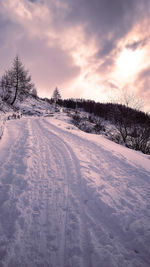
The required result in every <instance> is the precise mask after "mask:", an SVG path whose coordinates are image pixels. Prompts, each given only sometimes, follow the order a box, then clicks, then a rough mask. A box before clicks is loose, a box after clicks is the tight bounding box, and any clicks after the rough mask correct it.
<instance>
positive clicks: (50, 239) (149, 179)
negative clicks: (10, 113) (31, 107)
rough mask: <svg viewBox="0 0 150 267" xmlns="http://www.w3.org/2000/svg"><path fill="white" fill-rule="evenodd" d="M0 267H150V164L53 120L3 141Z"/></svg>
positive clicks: (23, 124) (19, 125)
mask: <svg viewBox="0 0 150 267" xmlns="http://www.w3.org/2000/svg"><path fill="white" fill-rule="evenodd" d="M0 266H4V267H5V266H8V267H18V266H19V267H20V266H21V267H25V266H26V267H36V266H38V267H117V266H118V267H127V266H129V267H134V266H136V267H140V266H141V267H148V266H150V160H149V159H148V157H146V156H145V155H142V154H141V153H138V152H135V151H132V150H129V149H127V148H124V147H121V146H119V145H117V144H115V143H113V142H111V141H109V140H106V139H105V138H103V137H101V136H97V135H91V134H87V133H83V132H81V131H80V130H78V129H76V128H75V127H74V126H72V125H70V124H68V122H67V120H66V118H65V117H64V118H63V120H62V117H61V120H59V117H57V118H48V117H40V118H39V117H35V118H34V117H31V118H22V119H20V120H14V121H9V122H7V125H6V129H5V133H4V136H3V138H2V140H1V141H0Z"/></svg>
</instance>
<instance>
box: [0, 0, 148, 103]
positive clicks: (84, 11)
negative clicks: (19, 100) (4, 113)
mask: <svg viewBox="0 0 150 267" xmlns="http://www.w3.org/2000/svg"><path fill="white" fill-rule="evenodd" d="M149 10H150V1H149V0H142V1H141V0H111V1H110V0H93V1H91V0H76V1H75V0H64V1H62V0H13V1H12V0H7V1H5V0H1V1H0V46H1V50H0V57H1V62H2V64H1V66H0V74H1V73H2V71H3V69H5V68H6V67H7V66H9V65H10V59H11V60H12V59H13V58H14V56H15V54H16V53H19V54H20V57H21V58H22V59H23V63H24V64H25V66H26V65H27V68H29V70H30V71H31V74H32V76H33V79H34V80H35V83H36V84H37V87H38V89H39V92H40V93H41V94H44V92H45V94H47V95H48V94H49V93H48V90H50V89H49V88H52V87H54V86H60V87H64V88H65V92H64V95H65V97H67V94H68V97H70V94H69V92H70V93H71V94H73V95H74V96H75V94H76V93H77V94H78V95H77V96H76V97H80V95H84V96H87V98H88V95H90V96H92V94H93V95H96V97H97V100H99V99H98V97H99V96H101V93H102V92H103V91H104V90H105V91H106V89H107V86H108V87H110V88H111V89H112V90H113V88H114V90H115V87H116V88H119V87H120V86H119V84H121V83H120V82H119V79H120V80H121V77H119V76H118V77H117V78H116V77H115V79H114V77H113V73H114V70H115V68H116V62H117V59H118V57H119V55H120V53H121V51H123V49H124V48H126V49H130V50H132V51H135V50H137V49H145V47H147V49H148V47H149V38H148V27H144V28H146V29H147V31H146V33H144V36H143V29H141V28H142V27H141V28H140V27H139V25H141V26H142V25H146V24H147V25H149V17H150V16H149V15H150V14H149V13H150V12H149ZM143 23H145V24H143ZM138 27H139V30H138V31H137V28H138ZM142 68H143V65H142ZM75 79H76V82H75V83H74V85H71V83H72V84H73V82H74V81H75ZM138 79H139V78H138ZM138 79H137V81H139V80H138ZM144 79H145V81H146V80H147V77H146V76H145V78H144V75H143V78H142V77H141V79H140V86H141V87H142V81H143V82H144ZM112 80H113V81H115V83H114V84H115V87H113V85H112V84H111V83H110V84H109V82H108V83H107V82H106V81H112ZM133 80H135V79H134V77H133ZM117 82H118V84H117ZM145 85H146V84H145ZM137 87H138V85H137ZM79 88H80V90H79ZM93 88H94V90H95V91H96V90H97V92H99V93H96V94H95V92H94V90H93ZM95 88H96V89H95ZM100 88H102V89H100ZM44 90H45V91H44ZM73 90H74V92H73ZM118 90H119V89H118ZM145 90H146V89H145ZM139 92H141V91H139ZM96 97H95V99H96ZM99 98H100V97H99Z"/></svg>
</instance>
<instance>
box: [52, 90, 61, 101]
mask: <svg viewBox="0 0 150 267" xmlns="http://www.w3.org/2000/svg"><path fill="white" fill-rule="evenodd" d="M60 99H61V95H60V93H59V90H58V88H57V87H56V88H55V90H54V92H53V96H52V100H53V101H54V102H55V103H57V101H58V100H60Z"/></svg>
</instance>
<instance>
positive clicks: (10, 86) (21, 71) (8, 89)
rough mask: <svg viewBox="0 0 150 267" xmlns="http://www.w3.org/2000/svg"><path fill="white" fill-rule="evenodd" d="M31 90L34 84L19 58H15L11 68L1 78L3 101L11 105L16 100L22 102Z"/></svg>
mask: <svg viewBox="0 0 150 267" xmlns="http://www.w3.org/2000/svg"><path fill="white" fill-rule="evenodd" d="M33 88H34V84H33V83H32V82H31V76H30V75H29V74H28V71H27V70H25V68H24V66H23V64H22V62H21V61H20V59H19V57H18V56H16V57H15V59H14V61H13V64H12V67H11V68H10V69H9V70H7V71H6V72H5V74H4V75H3V76H2V78H1V91H2V94H3V99H4V100H6V101H8V102H10V104H11V105H13V104H14V102H15V101H16V99H20V100H23V99H24V97H26V96H27V95H28V94H30V93H31V92H32V90H33Z"/></svg>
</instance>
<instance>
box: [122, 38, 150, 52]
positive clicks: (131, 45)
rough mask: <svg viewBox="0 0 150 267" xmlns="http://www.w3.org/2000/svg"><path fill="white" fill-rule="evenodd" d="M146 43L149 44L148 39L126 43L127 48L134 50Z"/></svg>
mask: <svg viewBox="0 0 150 267" xmlns="http://www.w3.org/2000/svg"><path fill="white" fill-rule="evenodd" d="M146 44H147V39H143V40H139V41H133V42H131V43H128V44H127V45H126V48H127V49H131V50H133V51H134V50H136V49H138V48H143V47H144V46H145V45H146Z"/></svg>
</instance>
